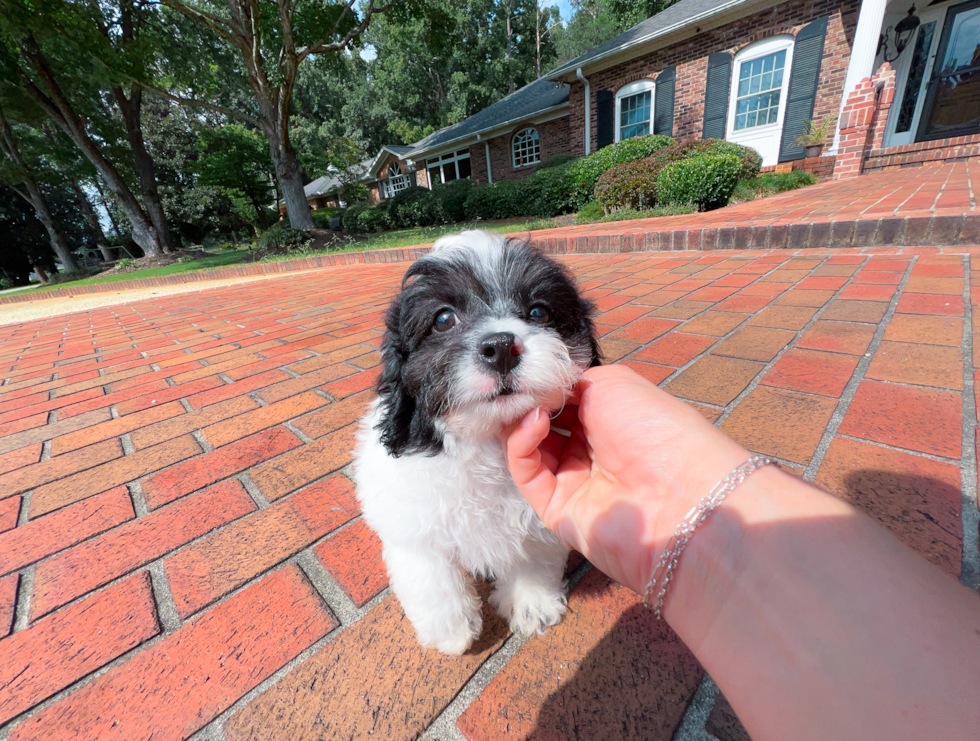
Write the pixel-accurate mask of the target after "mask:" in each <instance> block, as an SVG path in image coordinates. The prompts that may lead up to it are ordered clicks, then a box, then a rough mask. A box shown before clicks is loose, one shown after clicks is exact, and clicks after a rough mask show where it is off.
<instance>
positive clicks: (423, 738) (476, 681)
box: [419, 560, 592, 741]
mask: <svg viewBox="0 0 980 741" xmlns="http://www.w3.org/2000/svg"><path fill="white" fill-rule="evenodd" d="M591 569H592V564H591V563H589V562H588V561H587V560H583V561H582V563H581V564H579V565H578V567H577V568H576V569H575V571H573V572H572V573H571V574H570V575H569V577H568V594H569V595H571V593H572V591H573V590H574V589H575V587H576V586H577V585H578V583H579V582H580V581H582V578H583V577H584V576H585V575H586V574H587V573H588V572H589V571H590V570H591ZM552 630H554V628H552ZM531 638H533V636H526V635H522V634H521V633H511V635H510V636H509V637H508V638H507V639H506V640H505V641H504V643H503V645H501V647H500V648H498V649H497V650H496V651H494V652H493V653H492V654H491V655H490V656H488V657H487V659H486V660H485V661H484V662H483V663H482V664H481V665H480V666H479V668H477V670H476V671H475V672H473V674H471V675H470V678H469V679H468V680H467V681H466V682H465V683H464V684H463V686H462V687H460V688H459V691H458V692H457V693H456V694H455V695H454V696H453V698H452V700H451V701H450V702H449V703H448V704H447V705H446V707H444V708H443V709H442V712H440V713H439V715H437V716H436V717H435V718H434V719H433V720H432V722H431V723H430V724H429V726H428V727H427V728H426V729H425V730H424V731H423V732H422V734H421V735H420V736H419V741H466V738H465V736H463V734H462V732H460V730H459V729H458V728H457V727H456V721H457V720H458V719H459V717H460V716H461V715H462V714H463V713H465V712H466V709H467V708H469V706H470V705H471V704H472V703H473V701H474V700H475V699H476V698H477V697H479V696H480V694H481V693H482V692H483V690H485V689H486V688H487V686H488V685H489V684H490V682H491V681H493V679H494V677H496V676H497V674H499V673H500V671H501V670H502V669H503V668H504V667H505V666H507V664H508V663H509V662H510V660H511V659H512V658H513V657H514V655H515V654H516V653H517V652H518V650H519V649H520V648H521V647H522V646H523V645H524V644H525V643H526V642H527V641H528V640H530V639H531Z"/></svg>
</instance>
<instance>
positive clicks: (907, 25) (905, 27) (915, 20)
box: [877, 5, 920, 64]
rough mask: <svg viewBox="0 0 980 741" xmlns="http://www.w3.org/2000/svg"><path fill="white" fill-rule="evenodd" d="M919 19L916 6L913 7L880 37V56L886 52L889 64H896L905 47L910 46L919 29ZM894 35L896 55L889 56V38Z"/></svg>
mask: <svg viewBox="0 0 980 741" xmlns="http://www.w3.org/2000/svg"><path fill="white" fill-rule="evenodd" d="M919 23H920V21H919V17H918V16H917V15H915V6H914V5H913V6H912V7H911V8H909V14H908V15H907V16H905V17H904V18H903V19H902V20H900V21H899V22H898V23H896V24H895V27H894V28H892V27H891V26H889V27H888V28H886V29H885V32H884V33H883V34H881V35H880V36H879V37H878V52H877V53H878V54H881V53H882V52H884V59H885V61H886V62H888V63H889V64H890V63H892V62H894V61H895V60H896V59H898V58H899V57H900V56H902V52H903V51H905V47H906V46H908V45H909V42H910V41H911V40H912V36H913V35H914V34H915V29H917V28H918V27H919ZM889 34H892V35H893V36H894V40H893V42H892V43H894V45H895V53H894V54H892V55H889V54H888V44H889V42H888V36H889Z"/></svg>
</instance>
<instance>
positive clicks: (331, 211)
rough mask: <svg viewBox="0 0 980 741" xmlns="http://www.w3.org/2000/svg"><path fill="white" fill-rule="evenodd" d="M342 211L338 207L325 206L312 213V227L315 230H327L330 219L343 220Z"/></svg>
mask: <svg viewBox="0 0 980 741" xmlns="http://www.w3.org/2000/svg"><path fill="white" fill-rule="evenodd" d="M343 216H344V209H342V208H340V207H338V206H325V207H324V208H318V209H317V210H316V211H314V212H313V225H314V226H315V227H316V228H317V229H329V228H330V219H337V218H340V219H343Z"/></svg>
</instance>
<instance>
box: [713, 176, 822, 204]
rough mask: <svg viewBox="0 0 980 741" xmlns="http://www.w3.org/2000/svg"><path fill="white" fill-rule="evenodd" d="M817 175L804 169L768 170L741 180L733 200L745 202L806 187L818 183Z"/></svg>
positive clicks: (736, 187) (733, 194)
mask: <svg viewBox="0 0 980 741" xmlns="http://www.w3.org/2000/svg"><path fill="white" fill-rule="evenodd" d="M817 182H818V181H817V177H816V175H811V174H810V173H808V172H804V171H803V170H794V171H793V172H767V173H766V174H765V175H759V176H758V177H754V178H750V179H746V180H740V181H739V182H738V185H737V186H735V192H734V193H732V199H731V200H732V202H734V203H744V202H745V201H752V200H755V199H756V198H765V197H766V196H773V195H776V194H777V193H783V192H785V191H787V190H796V189H797V188H805V187H806V186H808V185H816V183H817Z"/></svg>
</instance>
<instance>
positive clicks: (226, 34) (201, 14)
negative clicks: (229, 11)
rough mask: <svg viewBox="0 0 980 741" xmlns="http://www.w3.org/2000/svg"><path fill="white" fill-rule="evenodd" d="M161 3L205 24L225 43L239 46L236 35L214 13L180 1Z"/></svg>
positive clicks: (166, 0) (168, 0)
mask: <svg viewBox="0 0 980 741" xmlns="http://www.w3.org/2000/svg"><path fill="white" fill-rule="evenodd" d="M161 2H162V3H163V4H164V5H166V6H167V7H168V8H170V9H171V10H176V11H177V12H178V13H180V14H181V15H182V16H184V17H185V18H189V19H191V20H192V21H197V22H198V23H203V24H204V25H205V26H207V27H208V28H210V29H211V30H212V31H214V32H215V33H216V34H218V35H219V36H220V37H221V38H223V39H224V40H225V41H228V42H230V43H232V44H234V45H235V46H238V45H239V44H238V43H237V40H236V38H235V34H234V33H232V32H231V31H230V30H229V29H228V28H227V25H226V22H225V21H224V20H222V19H221V18H219V17H218V16H216V15H214V14H213V13H206V12H205V11H203V10H197V9H196V8H191V7H189V6H187V5H184V3H182V2H180V0H161Z"/></svg>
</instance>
